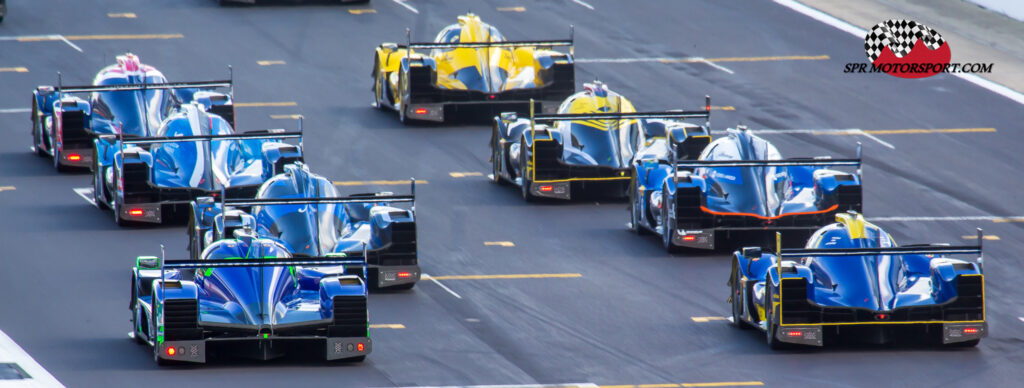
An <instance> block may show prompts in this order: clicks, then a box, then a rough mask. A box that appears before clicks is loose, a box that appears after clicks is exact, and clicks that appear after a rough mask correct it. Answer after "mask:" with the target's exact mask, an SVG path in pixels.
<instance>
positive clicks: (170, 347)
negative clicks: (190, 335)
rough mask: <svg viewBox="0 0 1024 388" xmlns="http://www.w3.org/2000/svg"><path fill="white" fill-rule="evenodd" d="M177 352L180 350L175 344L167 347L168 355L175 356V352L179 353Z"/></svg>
mask: <svg viewBox="0 0 1024 388" xmlns="http://www.w3.org/2000/svg"><path fill="white" fill-rule="evenodd" d="M177 352H178V351H177V350H175V349H174V347H173V346H168V347H167V355H168V356H171V357H173V356H174V354H175V353H177Z"/></svg>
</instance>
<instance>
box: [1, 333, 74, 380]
mask: <svg viewBox="0 0 1024 388" xmlns="http://www.w3.org/2000/svg"><path fill="white" fill-rule="evenodd" d="M3 362H12V363H14V364H15V365H17V366H18V367H20V368H21V369H22V370H23V371H24V372H25V374H27V375H28V376H29V377H28V378H26V379H24V380H3V384H2V385H3V386H5V387H8V386H10V387H18V386H24V387H63V386H64V385H63V384H61V383H60V381H57V378H55V377H53V375H51V374H50V372H48V371H47V370H46V368H43V366H42V365H39V363H38V362H36V360H35V359H33V358H32V356H30V355H29V354H28V352H26V351H25V349H22V348H21V346H18V344H17V343H16V342H14V340H13V339H11V337H9V336H7V333H4V331H3V330H0V363H3Z"/></svg>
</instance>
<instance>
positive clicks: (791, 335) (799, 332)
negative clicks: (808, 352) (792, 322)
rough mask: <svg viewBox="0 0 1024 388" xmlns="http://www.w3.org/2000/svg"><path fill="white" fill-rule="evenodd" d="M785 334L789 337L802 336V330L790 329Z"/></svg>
mask: <svg viewBox="0 0 1024 388" xmlns="http://www.w3.org/2000/svg"><path fill="white" fill-rule="evenodd" d="M786 335H787V336H790V337H803V336H804V332H802V331H799V330H791V331H789V332H787V333H786Z"/></svg>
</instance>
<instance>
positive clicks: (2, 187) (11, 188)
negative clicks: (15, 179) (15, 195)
mask: <svg viewBox="0 0 1024 388" xmlns="http://www.w3.org/2000/svg"><path fill="white" fill-rule="evenodd" d="M14 190H15V188H14V186H0V191H14Z"/></svg>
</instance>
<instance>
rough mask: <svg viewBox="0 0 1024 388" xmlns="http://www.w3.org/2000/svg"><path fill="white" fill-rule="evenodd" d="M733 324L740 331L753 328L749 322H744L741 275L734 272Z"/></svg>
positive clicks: (732, 296)
mask: <svg viewBox="0 0 1024 388" xmlns="http://www.w3.org/2000/svg"><path fill="white" fill-rule="evenodd" d="M731 288H732V295H731V297H730V300H731V301H732V324H733V326H736V328H738V329H740V330H749V329H750V328H751V326H750V324H749V323H747V321H745V320H743V288H742V287H741V286H740V279H739V274H738V273H736V272H735V271H733V275H732V287H731Z"/></svg>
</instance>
